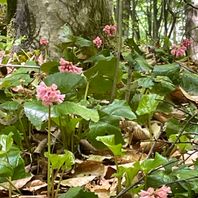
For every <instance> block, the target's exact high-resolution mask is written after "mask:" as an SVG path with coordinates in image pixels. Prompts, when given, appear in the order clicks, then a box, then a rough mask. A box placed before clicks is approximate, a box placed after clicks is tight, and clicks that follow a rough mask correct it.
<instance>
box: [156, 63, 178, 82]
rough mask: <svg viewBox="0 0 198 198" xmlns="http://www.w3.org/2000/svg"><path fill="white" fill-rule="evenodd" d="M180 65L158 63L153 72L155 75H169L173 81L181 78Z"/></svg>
mask: <svg viewBox="0 0 198 198" xmlns="http://www.w3.org/2000/svg"><path fill="white" fill-rule="evenodd" d="M179 71H180V66H179V65H178V64H176V63H172V64H165V65H156V66H155V67H154V70H153V73H154V75H155V76H168V77H169V78H170V79H171V80H172V81H173V82H174V81H178V79H179Z"/></svg>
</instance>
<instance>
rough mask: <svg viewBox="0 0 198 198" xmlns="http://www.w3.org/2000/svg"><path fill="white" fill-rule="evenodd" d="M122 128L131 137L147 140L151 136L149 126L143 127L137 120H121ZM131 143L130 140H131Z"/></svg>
mask: <svg viewBox="0 0 198 198" xmlns="http://www.w3.org/2000/svg"><path fill="white" fill-rule="evenodd" d="M120 127H121V129H122V130H123V131H124V132H126V133H127V134H128V136H129V139H131V140H132V139H135V140H147V139H149V138H150V133H149V131H148V129H147V128H143V127H142V126H140V125H139V124H138V123H137V122H134V121H127V120H123V121H121V122H120ZM129 143H130V141H129Z"/></svg>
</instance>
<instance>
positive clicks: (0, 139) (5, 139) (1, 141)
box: [0, 133, 13, 154]
mask: <svg viewBox="0 0 198 198" xmlns="http://www.w3.org/2000/svg"><path fill="white" fill-rule="evenodd" d="M12 135H13V134H12V133H10V134H9V135H4V134H2V135H0V146H1V149H0V154H3V153H7V152H8V151H9V150H10V149H11V147H12V144H13V139H12Z"/></svg>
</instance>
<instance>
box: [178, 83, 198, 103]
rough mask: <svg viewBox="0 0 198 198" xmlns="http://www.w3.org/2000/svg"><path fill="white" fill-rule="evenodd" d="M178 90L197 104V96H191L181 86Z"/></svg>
mask: <svg viewBox="0 0 198 198" xmlns="http://www.w3.org/2000/svg"><path fill="white" fill-rule="evenodd" d="M179 89H180V91H181V92H182V94H183V95H184V96H185V97H186V98H187V99H188V100H190V101H191V102H195V103H196V104H198V96H192V95H190V94H188V93H187V92H186V91H185V90H184V89H183V88H181V87H179Z"/></svg>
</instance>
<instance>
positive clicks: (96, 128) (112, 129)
mask: <svg viewBox="0 0 198 198" xmlns="http://www.w3.org/2000/svg"><path fill="white" fill-rule="evenodd" d="M89 128H90V130H89V131H88V134H87V138H88V140H89V141H90V142H91V143H92V144H93V145H94V146H95V147H96V148H104V144H102V143H100V142H98V141H97V140H96V137H97V136H105V135H115V143H116V144H123V143H124V141H123V137H122V134H121V130H120V127H119V119H118V118H116V117H113V116H110V115H106V116H103V117H101V118H100V121H99V122H97V123H90V125H89Z"/></svg>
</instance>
